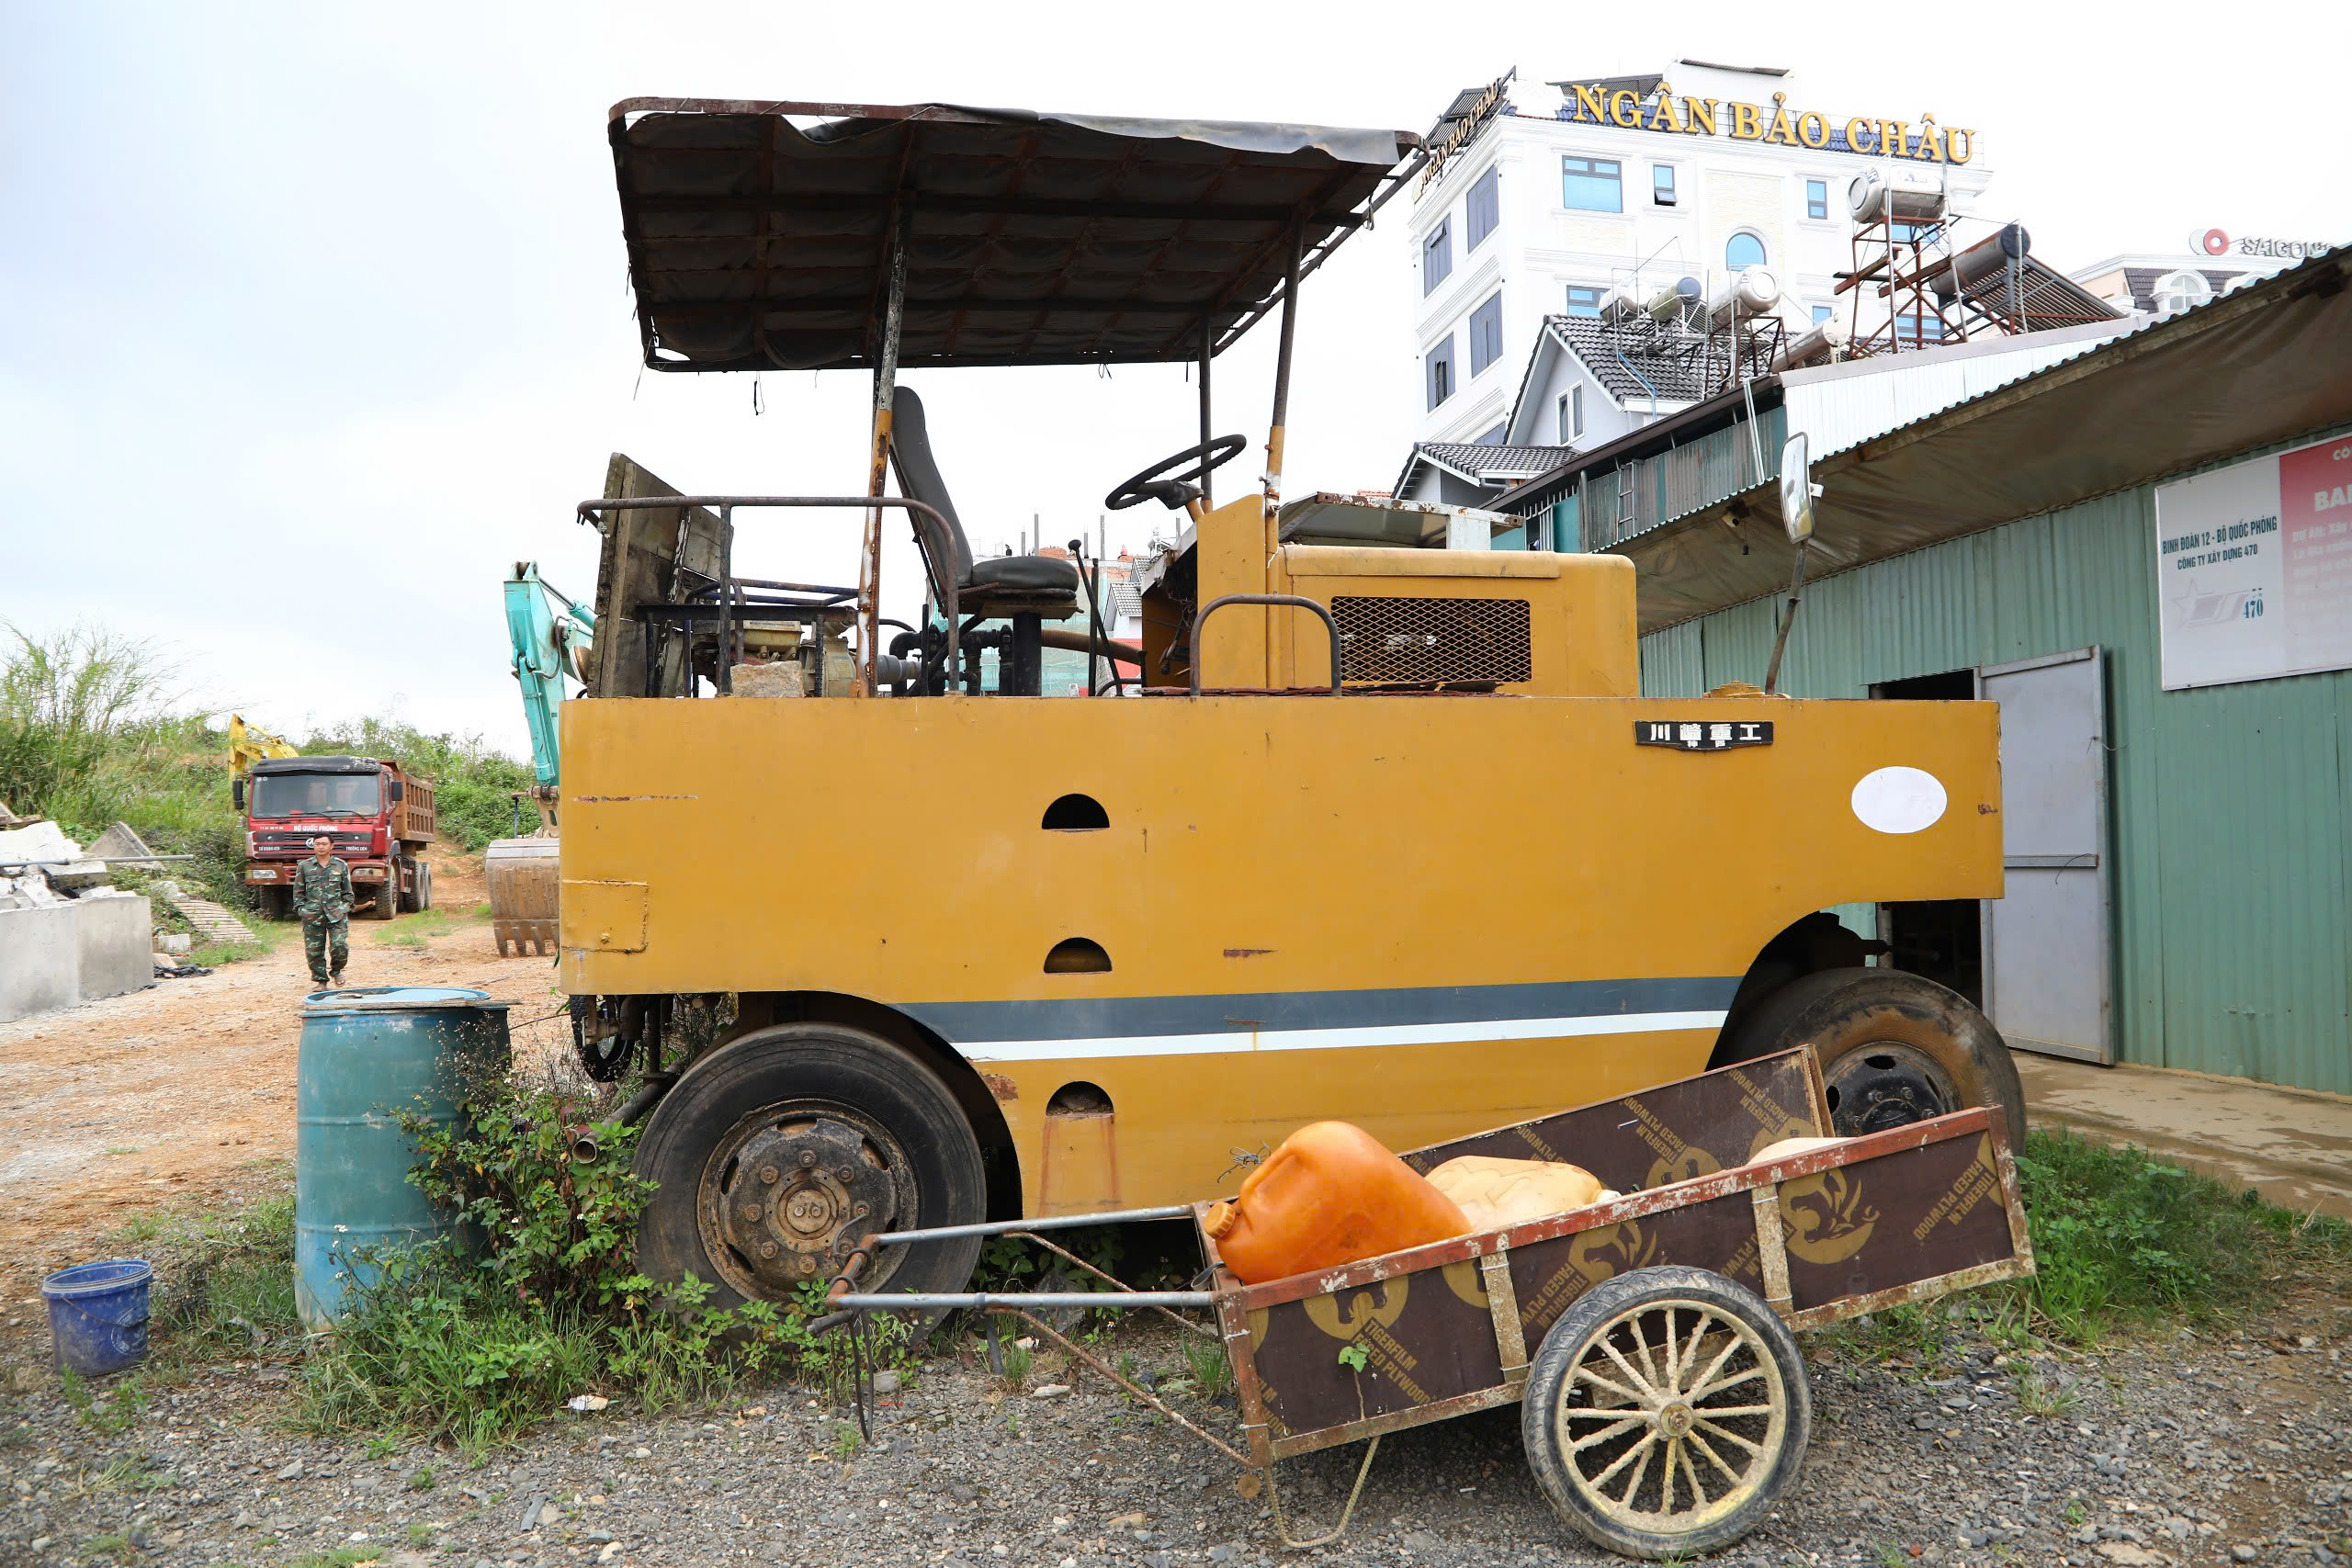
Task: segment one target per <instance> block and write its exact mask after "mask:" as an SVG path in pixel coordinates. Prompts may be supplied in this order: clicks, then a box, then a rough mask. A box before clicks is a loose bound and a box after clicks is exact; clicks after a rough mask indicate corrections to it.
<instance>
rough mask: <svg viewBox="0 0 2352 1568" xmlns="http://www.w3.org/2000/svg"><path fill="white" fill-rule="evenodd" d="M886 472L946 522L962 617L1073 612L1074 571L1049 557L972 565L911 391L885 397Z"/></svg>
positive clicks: (969, 547) (967, 543) (997, 558)
mask: <svg viewBox="0 0 2352 1568" xmlns="http://www.w3.org/2000/svg"><path fill="white" fill-rule="evenodd" d="M890 466H891V467H892V468H894V469H896V470H897V471H898V475H899V491H900V493H902V494H904V495H906V496H908V497H909V498H910V499H912V500H915V501H920V502H922V503H923V504H924V505H926V506H929V507H932V508H933V509H935V510H936V511H937V512H938V513H939V514H940V516H942V517H944V518H945V519H946V521H947V537H948V542H949V544H950V545H951V546H952V547H954V548H955V551H956V561H955V568H956V587H957V589H958V590H959V591H960V592H961V594H962V597H963V599H964V604H963V609H964V613H965V614H966V615H991V616H993V615H1012V614H1021V613H1026V614H1037V613H1040V612H1042V613H1044V614H1045V615H1046V618H1047V619H1057V618H1059V617H1058V616H1057V615H1056V614H1055V610H1056V608H1057V604H1058V605H1059V608H1060V613H1061V614H1062V615H1067V614H1069V612H1070V611H1072V610H1074V609H1075V608H1076V607H1077V599H1078V568H1077V567H1076V566H1075V565H1074V564H1072V563H1071V562H1069V561H1066V560H1057V559H1055V558H1053V557H1051V556H1034V555H1033V556H990V557H989V558H987V559H985V560H980V559H975V558H973V555H972V541H971V540H970V539H968V538H967V537H966V536H965V534H964V525H963V522H962V521H961V520H960V519H959V518H957V516H956V503H955V502H953V501H951V500H949V499H948V495H947V481H946V480H944V479H941V478H940V477H939V464H938V463H937V462H936V461H935V460H933V457H932V455H931V430H930V426H929V425H928V424H927V423H925V421H924V418H923V412H922V399H921V398H919V397H917V396H915V390H914V389H913V388H912V387H899V388H896V389H893V390H892V392H891V395H890Z"/></svg>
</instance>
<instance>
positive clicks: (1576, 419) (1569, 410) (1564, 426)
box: [1559, 387, 1584, 446]
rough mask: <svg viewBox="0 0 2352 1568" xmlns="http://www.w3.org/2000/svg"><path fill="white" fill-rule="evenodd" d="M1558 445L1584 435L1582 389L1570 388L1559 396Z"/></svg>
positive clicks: (1566, 443) (1564, 444)
mask: <svg viewBox="0 0 2352 1568" xmlns="http://www.w3.org/2000/svg"><path fill="white" fill-rule="evenodd" d="M1559 412H1560V445H1561V446H1566V445H1568V443H1570V442H1571V441H1574V440H1575V439H1576V438H1577V436H1579V435H1582V434H1584V389H1583V388H1582V387H1570V388H1569V389H1567V390H1566V391H1565V392H1562V393H1561V394H1560V411H1559Z"/></svg>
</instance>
